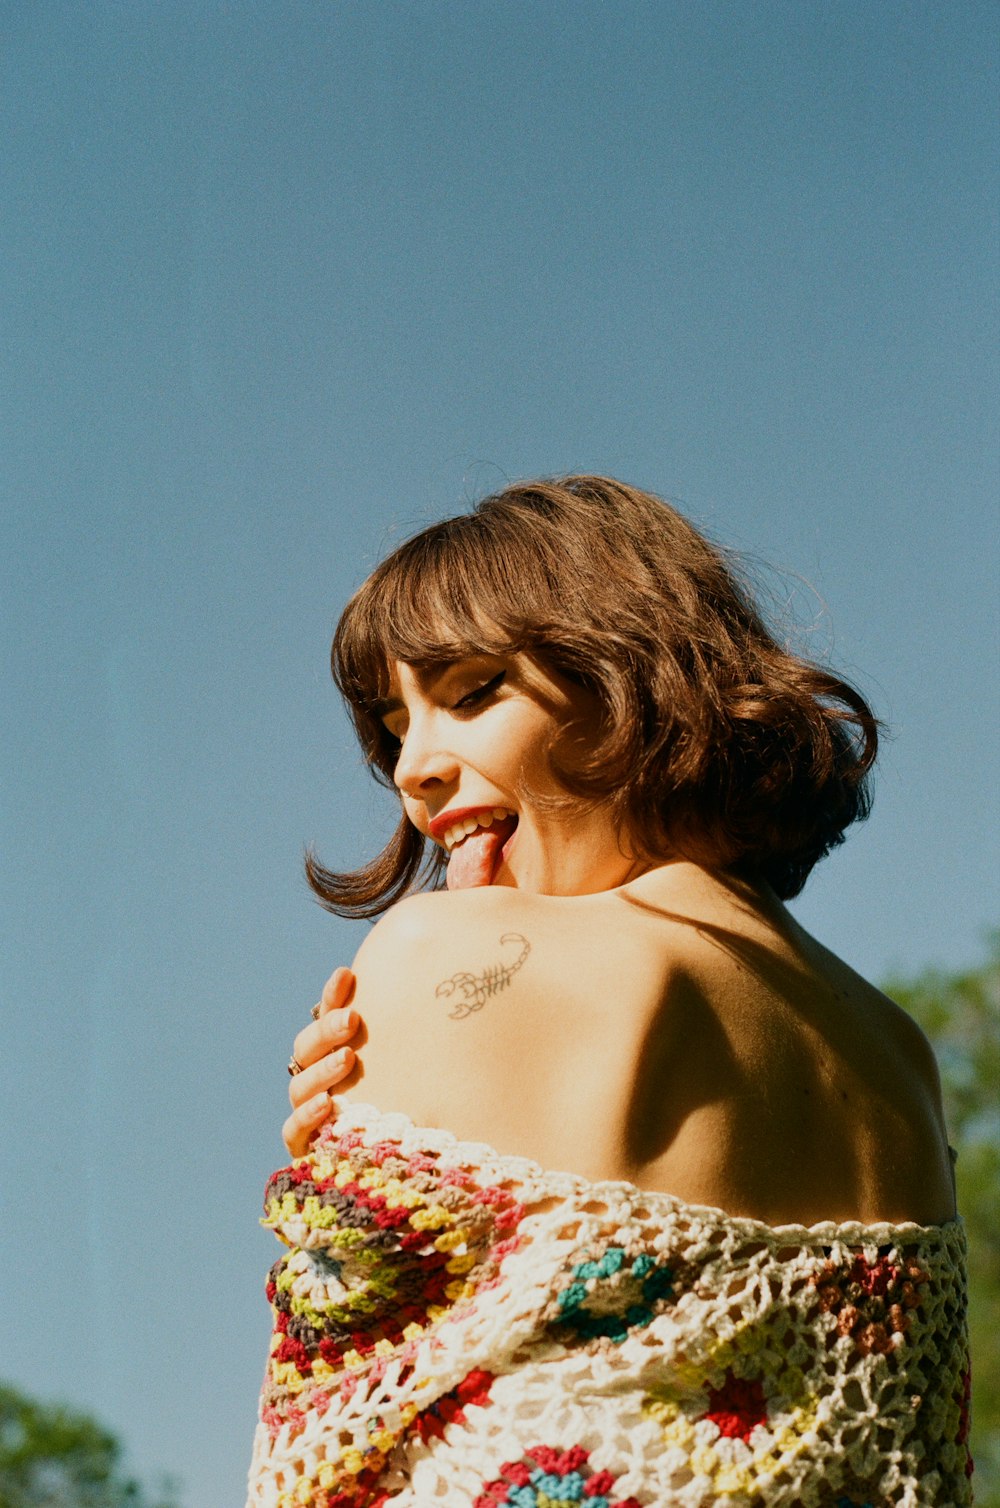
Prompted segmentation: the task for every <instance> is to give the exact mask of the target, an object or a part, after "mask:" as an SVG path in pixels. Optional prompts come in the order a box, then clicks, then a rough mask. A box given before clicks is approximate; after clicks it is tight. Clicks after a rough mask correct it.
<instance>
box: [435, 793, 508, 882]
mask: <svg viewBox="0 0 1000 1508" xmlns="http://www.w3.org/2000/svg"><path fill="white" fill-rule="evenodd" d="M516 828H517V816H516V814H515V813H514V812H509V811H507V810H506V808H504V807H502V806H495V807H484V808H483V809H482V810H480V811H473V812H469V813H467V814H466V815H464V816H462V817H461V818H459V820H458V821H456V822H454V823H453V824H452V825H451V826H450V827H446V828H445V830H444V832H443V833H442V834H441V841H442V842H443V843H444V846H445V848H446V849H447V851H448V889H449V890H471V889H475V888H476V887H478V886H482V885H492V884H493V881H494V879H495V877H496V874H497V871H498V870H499V868H500V866H501V864H502V863H503V862H504V860H505V859H506V857H507V854H508V852H509V850H510V845H511V841H512V839H513V837H514V833H515V831H516Z"/></svg>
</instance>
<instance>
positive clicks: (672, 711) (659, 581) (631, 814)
mask: <svg viewBox="0 0 1000 1508" xmlns="http://www.w3.org/2000/svg"><path fill="white" fill-rule="evenodd" d="M519 652H520V653H526V654H529V655H531V656H532V657H534V659H535V660H536V661H537V662H538V663H539V664H540V665H541V666H542V667H543V668H544V669H546V670H549V671H554V672H556V673H557V674H559V675H562V676H565V677H567V678H569V679H570V680H572V681H574V682H576V683H577V684H579V685H581V686H584V687H587V688H588V689H589V690H590V691H591V692H592V693H593V694H594V696H595V697H596V702H597V706H598V708H599V716H598V719H597V733H596V736H595V737H594V738H593V739H592V741H591V742H590V744H589V746H588V747H587V748H586V749H585V751H584V752H583V753H582V754H581V752H580V746H579V743H576V744H574V756H573V760H572V762H571V763H567V762H566V761H563V760H561V759H560V757H559V750H558V747H557V746H556V747H554V749H553V754H552V759H553V768H554V770H555V773H556V774H557V776H558V777H559V779H560V781H561V783H562V784H563V785H564V787H565V789H566V791H567V793H568V795H570V796H571V797H573V798H576V799H583V800H585V801H588V802H606V803H607V804H608V805H609V806H610V808H611V810H612V813H613V814H614V816H615V817H616V818H617V820H618V822H619V830H620V831H621V832H622V833H623V834H625V835H627V839H628V842H629V845H630V849H631V851H632V852H633V853H635V854H636V855H641V856H643V857H645V858H647V859H650V860H662V859H666V858H669V857H680V858H685V859H690V860H693V861H694V862H695V863H698V864H702V865H705V866H706V867H708V868H712V869H722V870H732V871H734V872H736V873H739V874H742V875H744V876H746V877H748V878H751V879H754V878H761V879H764V880H766V881H767V882H768V883H769V884H770V885H771V886H773V888H774V890H775V891H776V892H777V894H778V895H779V896H781V897H782V898H783V899H788V898H789V897H791V896H794V895H797V894H798V893H799V891H800V890H801V889H802V886H803V885H804V884H805V882H806V879H807V878H808V875H809V872H810V870H811V869H812V867H813V865H814V864H815V863H816V862H817V860H819V859H821V858H822V857H823V856H824V854H827V853H829V851H830V849H831V848H834V847H835V846H836V845H837V844H839V843H841V842H843V838H844V833H845V830H846V829H847V828H848V827H849V826H850V824H851V823H852V822H855V821H857V820H859V819H863V818H864V817H866V816H867V815H868V810H869V806H870V793H869V789H868V778H867V777H868V773H869V771H870V769H871V767H872V765H873V763H874V760H875V756H876V752H877V748H878V726H879V725H878V722H877V719H876V718H875V716H874V715H873V713H872V711H871V709H870V707H869V706H868V704H867V702H866V701H865V700H864V698H863V697H862V696H861V695H860V694H859V693H858V692H857V691H856V690H855V689H854V688H853V687H852V686H850V685H848V684H847V682H845V681H842V680H840V679H839V678H838V677H837V676H835V675H833V674H831V673H830V671H828V670H825V669H823V668H822V667H821V666H819V665H816V664H812V663H810V662H809V661H807V660H805V659H803V658H802V657H801V656H799V655H797V654H794V653H792V652H790V651H789V650H788V649H787V648H784V647H782V645H781V644H779V643H778V642H777V640H776V639H775V637H774V635H773V634H772V633H771V631H770V630H769V629H768V627H767V626H766V624H765V623H764V620H763V617H762V616H761V613H760V611H759V610H758V608H757V607H756V605H755V604H754V602H753V600H752V598H751V595H750V593H749V591H748V590H747V589H746V587H744V586H743V585H742V584H741V583H740V582H739V581H738V580H737V578H736V575H735V573H734V570H733V569H732V567H731V566H730V565H729V564H728V563H727V561H726V559H725V558H724V556H723V554H722V552H721V551H720V550H719V549H717V548H716V546H715V545H713V544H711V543H710V542H709V541H708V540H707V539H706V538H705V537H704V536H703V535H702V534H700V533H699V532H698V530H697V529H695V528H694V526H693V525H692V524H691V523H689V522H688V520H687V519H685V518H684V517H683V516H682V515H681V514H680V513H678V512H677V511H676V509H674V508H672V507H670V506H669V505H668V504H667V503H664V502H662V501H661V500H660V499H659V498H656V497H653V496H652V495H651V494H650V493H646V492H640V491H638V490H637V489H635V488H633V487H627V486H625V485H624V484H623V483H622V482H616V481H614V480H612V479H611V478H609V477H600V476H568V477H562V478H559V479H556V480H550V481H539V482H523V483H517V484H515V485H514V486H511V487H507V488H505V489H504V490H503V491H502V492H498V493H496V494H495V495H494V496H492V497H487V498H484V499H483V500H482V501H481V502H480V503H478V504H477V505H476V507H475V509H474V510H473V511H472V512H471V513H466V514H462V515H460V516H458V517H457V518H450V519H445V520H444V521H443V522H441V523H438V524H434V525H432V526H431V528H429V529H424V530H423V531H422V532H421V533H420V534H417V535H415V536H414V537H413V538H412V539H410V540H407V541H406V543H404V544H402V545H400V547H399V548H398V549H397V550H394V551H393V553H392V554H391V555H390V556H388V558H387V559H386V560H384V561H383V562H382V564H381V565H379V566H378V567H377V569H376V570H375V571H373V572H372V574H371V576H369V578H368V580H367V581H366V582H365V583H364V585H363V586H362V587H361V589H360V590H359V591H358V592H357V593H356V594H355V596H354V597H352V598H351V600H350V602H349V603H348V605H347V607H346V608H345V610H344V613H343V616H342V617H341V619H340V622H339V624H338V626H337V630H336V634H335V636H334V640H333V648H332V653H331V664H332V669H333V676H334V680H335V681H336V683H337V686H338V687H339V689H340V691H341V693H342V694H343V696H344V698H345V700H346V702H347V705H348V708H349V710H350V713H351V716H352V718H353V721H354V726H355V729H356V731H357V734H358V738H359V739H360V742H361V746H362V749H363V750H364V753H365V757H366V759H367V761H368V764H369V766H370V768H371V770H372V773H373V774H374V775H375V777H376V779H378V780H380V781H381V782H382V783H383V784H384V785H387V786H392V771H393V765H394V762H395V757H396V752H397V749H396V745H395V743H394V741H393V740H392V739H391V738H390V737H389V735H388V734H387V733H386V730H385V728H384V727H383V726H382V722H381V720H380V719H379V717H378V716H377V715H376V713H375V711H374V710H373V708H374V705H375V704H376V703H377V702H378V701H379V700H380V699H381V698H382V697H384V696H385V693H386V687H387V683H388V667H389V664H390V663H391V662H393V661H395V660H402V661H405V662H406V663H408V664H411V665H414V666H421V667H426V666H429V665H432V664H440V663H443V662H449V661H454V660H458V659H462V658H465V657H468V656H472V655H478V654H484V653H487V654H497V653H500V654H508V653H519ZM428 850H429V851H428ZM443 869H444V855H443V854H442V853H441V851H440V849H438V848H437V846H436V845H434V844H430V845H427V844H426V841H425V839H424V838H423V836H422V835H421V834H420V833H419V832H418V831H417V829H416V828H415V827H413V826H412V824H411V823H409V822H408V821H407V820H406V818H405V817H404V818H403V819H402V821H401V822H400V824H399V827H398V828H397V830H396V832H395V834H394V836H393V838H392V839H391V841H390V843H389V844H388V846H387V847H386V848H385V849H384V851H383V852H382V853H381V854H379V855H378V857H377V858H376V859H374V860H373V861H372V862H371V863H370V864H368V865H366V866H365V867H364V868H362V869H360V870H358V871H356V872H354V873H344V874H341V873H337V872H335V871H332V870H329V869H326V868H324V867H323V866H322V865H321V864H320V863H319V862H318V860H317V859H316V857H315V855H314V854H312V853H310V854H309V855H307V858H306V873H307V876H308V879H309V883H310V884H311V886H312V888H313V889H314V891H315V892H316V894H317V896H318V897H319V899H320V900H321V902H322V903H323V905H324V906H326V907H327V908H328V909H329V910H330V911H334V912H336V913H337V914H339V915H346V916H367V917H372V916H378V915H379V914H380V913H381V912H382V911H384V910H386V909H387V908H388V907H389V906H390V905H392V903H393V902H394V901H396V900H397V899H398V898H399V897H400V896H402V895H404V894H405V893H406V892H407V891H408V890H410V889H412V888H414V886H416V885H424V886H427V885H432V884H435V883H437V884H440V882H441V878H442V875H443Z"/></svg>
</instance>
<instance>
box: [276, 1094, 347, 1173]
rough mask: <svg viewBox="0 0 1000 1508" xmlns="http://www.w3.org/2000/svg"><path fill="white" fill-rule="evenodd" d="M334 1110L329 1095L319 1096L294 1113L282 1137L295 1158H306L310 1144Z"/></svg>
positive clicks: (284, 1126) (282, 1132) (283, 1129)
mask: <svg viewBox="0 0 1000 1508" xmlns="http://www.w3.org/2000/svg"><path fill="white" fill-rule="evenodd" d="M333 1109H334V1106H333V1101H332V1100H331V1099H330V1096H329V1095H328V1094H317V1095H314V1096H313V1098H312V1099H311V1100H307V1101H306V1103H305V1104H304V1105H300V1106H299V1107H298V1109H297V1110H293V1111H292V1113H291V1115H290V1116H289V1117H288V1119H287V1120H286V1121H285V1124H284V1125H283V1126H282V1128H281V1137H282V1140H283V1141H284V1143H285V1146H286V1147H287V1148H288V1150H289V1152H290V1153H291V1155H292V1156H293V1157H303V1156H305V1154H306V1152H308V1150H309V1144H310V1142H311V1141H312V1139H313V1137H314V1136H315V1135H316V1132H317V1131H318V1130H319V1128H320V1126H322V1125H323V1123H324V1121H326V1120H327V1119H328V1118H329V1116H330V1115H331V1114H332V1113H333Z"/></svg>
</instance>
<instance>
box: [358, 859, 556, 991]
mask: <svg viewBox="0 0 1000 1508" xmlns="http://www.w3.org/2000/svg"><path fill="white" fill-rule="evenodd" d="M533 900H534V898H532V897H523V896H521V895H519V894H518V893H517V892H516V891H513V890H502V889H493V888H490V889H484V890H479V891H477V890H473V891H460V892H457V893H452V892H449V891H434V892H431V893H428V894H423V895H413V896H408V897H407V899H406V900H403V901H400V902H398V903H397V904H396V905H395V906H393V907H392V908H391V910H389V911H387V912H386V914H385V916H383V917H382V919H381V920H380V921H379V922H378V923H377V925H376V926H375V927H373V929H372V931H371V932H370V933H369V935H368V936H367V937H366V938H365V941H364V942H363V943H362V945H361V947H360V949H359V950H358V953H357V956H356V958H355V960H354V972H355V974H356V975H357V978H358V989H359V990H360V991H363V992H364V994H365V995H366V996H369V995H370V996H371V997H372V998H371V1003H372V1005H373V1007H374V1009H375V1010H376V1011H379V1012H380V1011H381V1010H382V1009H383V1008H384V1007H385V1006H386V1005H387V1004H388V1003H389V1002H388V999H387V998H386V997H385V996H383V995H382V993H381V992H382V991H383V989H384V988H385V987H387V986H388V987H390V988H391V989H392V990H393V997H395V993H396V991H395V987H396V986H399V987H406V988H407V989H408V990H409V991H410V993H411V995H412V992H413V991H414V990H415V989H416V990H417V991H418V992H419V991H420V989H421V987H425V986H426V985H427V984H429V983H431V982H432V980H439V979H440V978H441V977H442V970H444V971H445V975H447V972H448V970H449V968H451V967H455V968H460V967H462V966H463V965H466V966H467V967H469V968H472V967H473V966H474V964H475V962H476V959H477V958H478V957H480V956H481V955H482V950H483V947H484V946H486V947H488V946H489V945H490V944H491V943H492V944H495V945H499V946H501V947H502V948H503V949H504V951H507V952H509V950H510V945H511V942H512V941H513V937H508V940H507V941H504V940H503V939H504V938H505V936H507V935H508V934H513V935H514V936H516V935H517V928H518V927H524V926H531V923H532V920H533V919H534V913H535V911H536V909H537V908H536V907H535V906H534V905H533V904H532V902H533ZM521 941H522V942H524V943H527V944H528V947H529V951H530V942H529V941H528V939H526V938H522V939H521ZM360 1008H361V1009H363V1006H362V1007H360Z"/></svg>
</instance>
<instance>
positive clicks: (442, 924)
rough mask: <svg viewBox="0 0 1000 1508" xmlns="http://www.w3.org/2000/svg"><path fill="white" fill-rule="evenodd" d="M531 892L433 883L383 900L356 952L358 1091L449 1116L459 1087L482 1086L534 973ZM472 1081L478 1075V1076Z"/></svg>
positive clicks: (512, 1031) (441, 1119)
mask: <svg viewBox="0 0 1000 1508" xmlns="http://www.w3.org/2000/svg"><path fill="white" fill-rule="evenodd" d="M535 900H536V898H534V897H524V896H519V895H518V893H517V892H516V891H513V890H510V891H507V890H501V889H499V888H497V889H490V890H484V891H461V892H456V893H450V892H433V893H431V894H424V895H416V896H412V897H409V898H407V899H406V900H405V901H402V902H400V903H399V904H398V905H396V906H394V907H393V908H392V910H391V911H389V912H387V913H386V915H385V916H384V917H383V918H382V920H381V921H380V922H379V923H378V924H377V926H375V927H374V928H373V929H372V931H371V933H370V934H369V936H368V937H367V938H366V939H365V942H364V944H363V945H362V947H361V948H360V950H359V952H358V955H357V958H356V959H355V963H354V969H355V973H356V977H357V988H356V993H355V997H354V1004H355V1006H356V1008H357V1009H358V1011H359V1012H360V1014H361V1016H362V1017H363V1018H364V1020H365V1022H366V1023H367V1026H368V1034H367V1042H366V1043H365V1045H364V1046H363V1048H362V1051H361V1054H360V1078H359V1082H358V1085H357V1089H356V1091H355V1093H356V1095H357V1097H358V1098H361V1099H366V1100H371V1101H373V1102H374V1103H375V1104H377V1105H380V1106H382V1107H383V1108H385V1109H396V1110H402V1111H404V1112H405V1113H406V1114H407V1115H409V1116H411V1118H412V1119H414V1120H416V1121H418V1122H421V1123H425V1124H443V1125H447V1124H450V1123H451V1121H452V1119H453V1118H454V1117H455V1115H456V1114H458V1113H460V1110H461V1103H460V1102H461V1099H462V1096H464V1095H478V1097H479V1098H482V1096H483V1095H484V1094H485V1095H487V1096H489V1094H490V1092H491V1089H492V1087H493V1079H494V1078H496V1080H497V1083H501V1082H503V1080H504V1074H505V1073H506V1072H507V1067H506V1066H505V1065H509V1062H510V1057H511V1052H512V1050H513V1048H512V1044H513V1043H514V1042H515V1040H516V1037H517V1033H518V1030H519V1022H520V1021H521V1020H523V1018H524V1016H525V1015H526V1014H527V1012H528V1010H529V1008H530V1001H531V999H532V998H534V996H535V994H536V993H537V991H538V990H539V989H544V985H540V983H539V974H540V972H542V970H540V968H539V955H544V953H545V951H546V950H545V948H544V947H538V946H537V943H538V938H537V932H538V927H537V925H533V919H534V918H536V906H535V904H534V902H535ZM477 1086H478V1087H477Z"/></svg>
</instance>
